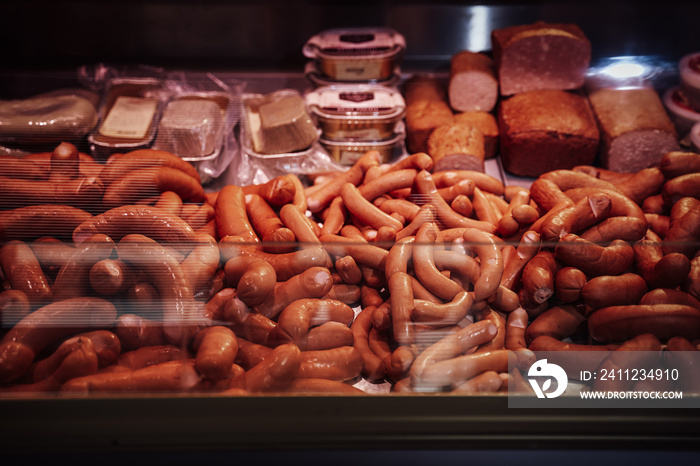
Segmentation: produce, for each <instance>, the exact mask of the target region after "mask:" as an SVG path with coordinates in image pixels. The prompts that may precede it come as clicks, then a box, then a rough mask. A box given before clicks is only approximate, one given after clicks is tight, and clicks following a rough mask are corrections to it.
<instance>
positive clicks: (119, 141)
mask: <svg viewBox="0 0 700 466" xmlns="http://www.w3.org/2000/svg"><path fill="white" fill-rule="evenodd" d="M164 102H165V96H164V94H163V91H162V80H161V79H160V78H158V77H152V76H146V77H118V78H114V79H111V80H109V81H108V82H107V83H106V87H105V91H104V96H103V101H102V104H101V106H100V123H99V124H98V126H97V128H96V129H95V130H94V131H93V132H92V133H91V134H90V135H89V136H88V141H89V143H90V150H91V152H92V153H93V155H94V156H95V157H96V158H98V159H106V158H108V157H109V156H110V155H112V154H113V153H116V152H130V151H133V150H137V149H144V148H147V147H149V146H150V145H151V144H152V143H153V141H154V138H155V135H156V129H157V127H158V120H159V117H160V113H161V111H162V108H163V104H164Z"/></svg>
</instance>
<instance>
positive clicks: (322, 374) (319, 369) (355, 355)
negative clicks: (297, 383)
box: [297, 346, 363, 382]
mask: <svg viewBox="0 0 700 466" xmlns="http://www.w3.org/2000/svg"><path fill="white" fill-rule="evenodd" d="M362 368H363V359H362V355H361V354H360V352H359V351H358V350H357V349H355V348H354V347H352V346H341V347H340V348H333V349H329V350H320V351H302V353H301V366H300V367H299V372H298V374H297V377H298V378H300V379H327V380H334V381H336V382H345V381H348V380H353V379H355V378H356V377H358V376H359V375H360V374H361V373H362Z"/></svg>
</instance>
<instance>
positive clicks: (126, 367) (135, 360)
mask: <svg viewBox="0 0 700 466" xmlns="http://www.w3.org/2000/svg"><path fill="white" fill-rule="evenodd" d="M187 357H189V354H188V353H187V351H185V350H183V349H182V348H180V347H178V346H174V345H150V346H143V347H141V348H137V349H133V350H130V351H126V352H124V353H122V354H120V355H119V357H118V358H117V361H116V362H115V363H114V364H113V365H111V366H108V367H105V368H104V369H102V370H101V372H124V371H132V370H136V369H142V368H144V367H148V366H152V365H154V364H160V363H162V362H167V361H176V360H179V359H185V358H187Z"/></svg>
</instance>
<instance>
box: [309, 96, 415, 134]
mask: <svg viewBox="0 0 700 466" xmlns="http://www.w3.org/2000/svg"><path fill="white" fill-rule="evenodd" d="M305 98H306V103H307V105H308V107H309V109H310V110H311V112H312V113H313V115H314V116H315V117H316V119H317V121H318V124H319V127H320V128H321V130H322V131H323V137H324V138H326V139H333V140H342V139H347V138H351V139H355V140H358V141H372V140H377V139H390V138H392V137H393V136H394V132H395V129H396V125H397V124H398V123H399V122H400V121H401V120H402V119H403V117H404V115H405V114H406V102H405V101H404V99H403V96H402V95H401V93H400V92H398V91H397V90H395V89H392V88H389V87H385V86H380V85H365V84H354V85H353V84H346V85H338V86H324V87H320V88H318V89H316V90H315V91H312V92H309V93H308V94H306V96H305Z"/></svg>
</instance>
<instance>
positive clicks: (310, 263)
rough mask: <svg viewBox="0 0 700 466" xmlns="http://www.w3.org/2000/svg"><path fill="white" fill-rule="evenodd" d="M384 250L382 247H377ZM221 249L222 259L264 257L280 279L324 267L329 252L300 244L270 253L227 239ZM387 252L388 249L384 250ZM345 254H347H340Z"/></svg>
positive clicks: (220, 245)
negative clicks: (294, 249) (290, 249)
mask: <svg viewBox="0 0 700 466" xmlns="http://www.w3.org/2000/svg"><path fill="white" fill-rule="evenodd" d="M369 247H371V246H369ZM377 249H379V250H380V251H383V250H382V249H380V248H377ZM219 250H220V252H221V255H222V259H223V260H225V261H226V262H228V261H229V260H230V259H231V258H233V257H237V256H242V257H251V258H255V259H262V260H264V261H265V262H267V263H268V264H270V265H271V266H272V268H274V269H275V274H276V275H277V280H278V281H284V280H289V279H290V278H292V277H294V276H295V275H299V274H300V273H302V272H304V271H305V270H308V269H310V268H312V267H324V266H326V265H327V263H328V254H327V253H326V251H325V250H324V249H323V247H321V246H317V245H313V244H312V245H303V246H302V245H300V248H299V250H297V251H294V252H288V253H280V254H270V253H267V252H264V251H262V250H260V249H259V248H256V247H251V246H247V245H241V244H240V243H235V242H230V243H227V242H226V241H225V240H221V241H220V242H219ZM384 253H386V251H384ZM338 255H339V256H345V255H347V254H338Z"/></svg>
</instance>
